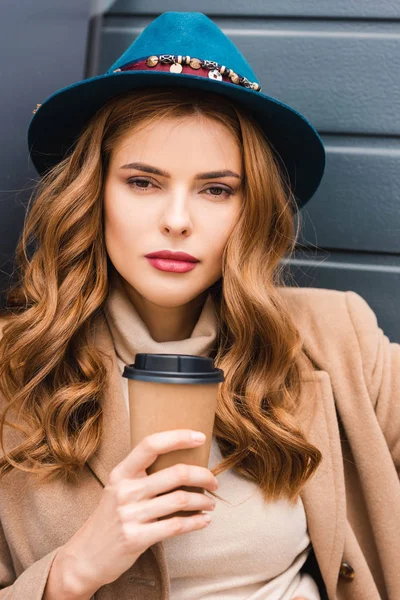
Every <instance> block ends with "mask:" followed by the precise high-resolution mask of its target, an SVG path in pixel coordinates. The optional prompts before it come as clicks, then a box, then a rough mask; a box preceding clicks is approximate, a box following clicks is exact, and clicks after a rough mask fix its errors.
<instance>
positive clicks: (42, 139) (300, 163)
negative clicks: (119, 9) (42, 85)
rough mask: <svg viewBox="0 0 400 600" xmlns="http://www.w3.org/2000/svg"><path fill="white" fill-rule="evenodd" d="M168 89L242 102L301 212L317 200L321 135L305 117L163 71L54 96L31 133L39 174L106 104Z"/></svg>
mask: <svg viewBox="0 0 400 600" xmlns="http://www.w3.org/2000/svg"><path fill="white" fill-rule="evenodd" d="M168 86H176V87H183V88H191V89H199V90H204V91H209V92H214V93H217V94H220V95H221V96H225V97H227V98H230V99H232V100H234V101H236V102H238V103H240V104H241V105H242V107H244V109H245V110H247V111H248V112H249V113H250V114H252V115H253V117H254V118H255V119H256V120H257V122H258V123H259V124H260V126H261V128H262V130H263V131H264V133H265V135H266V137H267V139H268V140H269V142H270V143H271V144H272V146H273V148H274V149H275V151H276V153H277V154H278V155H279V157H280V158H281V160H282V162H283V163H284V165H285V169H286V171H287V174H288V176H289V179H290V182H291V187H292V190H293V193H294V195H295V198H296V202H297V206H298V208H301V207H302V206H304V204H305V203H306V202H307V201H308V200H309V199H310V198H311V197H312V196H313V194H314V192H315V191H316V189H317V188H318V186H319V183H320V181H321V179H322V176H323V173H324V169H325V150H324V146H323V143H322V140H321V138H320V137H319V135H318V133H317V131H316V130H315V129H314V127H313V126H312V125H311V124H310V123H309V122H308V121H307V119H305V117H303V115H301V114H300V113H298V112H297V111H296V110H294V109H293V108H291V107H290V106H288V105H286V104H284V103H282V102H280V101H279V100H276V99H274V98H272V97H270V96H267V95H265V94H263V93H261V92H257V91H255V90H251V89H247V88H244V87H242V86H239V85H235V84H231V83H227V82H224V81H218V82H216V81H215V80H212V79H209V78H205V77H200V76H196V75H184V76H182V75H181V74H179V73H170V72H162V71H134V72H133V71H126V72H118V73H107V74H105V75H98V76H96V77H92V78H90V79H85V80H83V81H80V82H78V83H74V84H72V85H70V86H68V87H65V88H62V89H61V90H59V91H57V92H56V93H55V94H53V95H52V96H50V97H49V98H48V99H47V100H46V101H45V102H44V103H43V104H42V105H41V106H40V108H39V109H38V110H37V112H36V114H35V115H34V116H33V118H32V120H31V123H30V125H29V129H28V144H29V151H30V154H31V159H32V162H33V164H34V166H35V168H36V170H37V172H38V173H39V175H43V174H44V173H45V172H46V171H47V170H48V169H49V168H51V167H52V166H54V165H55V164H57V163H58V162H59V161H60V160H61V159H62V158H63V157H64V156H65V154H66V153H67V152H68V151H69V150H70V149H71V147H72V146H73V144H74V142H75V140H76V139H77V137H78V136H79V134H80V132H81V131H82V129H83V128H84V126H85V125H86V123H87V122H88V121H89V119H90V118H91V117H92V116H93V115H94V114H95V113H96V111H97V110H98V109H99V108H101V106H102V105H103V104H104V103H105V102H106V101H107V100H109V99H110V98H112V97H113V96H116V95H117V94H120V93H122V92H125V91H129V90H135V89H140V88H151V87H168Z"/></svg>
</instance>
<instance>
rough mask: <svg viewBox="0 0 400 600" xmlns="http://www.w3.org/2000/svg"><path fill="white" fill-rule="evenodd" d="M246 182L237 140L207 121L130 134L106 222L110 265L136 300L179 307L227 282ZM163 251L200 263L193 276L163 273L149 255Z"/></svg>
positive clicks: (113, 168) (114, 169)
mask: <svg viewBox="0 0 400 600" xmlns="http://www.w3.org/2000/svg"><path fill="white" fill-rule="evenodd" d="M241 177H242V165H241V154H240V149H239V147H238V145H237V143H236V141H235V138H234V137H233V135H232V134H231V133H230V132H229V130H228V129H227V128H226V127H225V126H224V125H223V124H220V123H218V122H216V121H213V120H211V119H209V118H206V117H184V118H180V119H178V120H177V119H163V120H159V121H157V122H156V123H153V124H151V125H150V124H148V123H147V124H146V123H144V124H142V125H141V126H140V127H139V128H136V129H134V130H131V131H130V132H129V133H127V135H126V136H125V137H124V138H123V139H122V140H121V141H120V143H119V144H118V145H117V147H116V148H115V149H114V151H113V153H112V156H111V159H110V164H109V169H108V173H107V175H106V181H105V189H104V218H105V221H104V223H105V242H106V248H107V252H108V255H109V258H110V260H111V262H112V263H113V265H114V267H115V269H116V270H117V271H118V272H119V274H120V275H121V276H122V278H123V279H125V282H126V283H125V282H124V285H125V287H127V285H126V284H128V288H129V287H130V288H131V296H132V297H133V298H136V299H138V300H139V301H140V302H141V303H143V302H146V301H148V302H150V303H153V304H155V305H157V306H160V307H161V306H162V307H168V308H172V307H178V306H182V305H184V304H187V303H189V302H191V301H192V300H194V299H195V298H196V297H197V296H199V295H200V294H202V292H205V290H206V289H207V288H208V287H209V286H210V285H212V284H213V283H214V282H215V281H217V280H218V279H219V278H220V277H221V274H222V253H223V250H224V247H225V245H226V243H227V241H228V238H229V236H230V234H231V232H232V229H233V227H234V225H235V223H236V222H237V219H238V216H239V209H240V207H241V202H242V192H241ZM160 250H172V251H181V252H186V253H188V254H191V255H192V256H193V257H195V258H196V259H197V260H198V261H199V262H197V263H196V264H195V267H194V268H193V269H192V270H190V271H187V272H171V271H163V270H159V269H158V268H156V267H155V266H153V264H151V262H149V260H148V259H147V258H146V254H149V253H150V252H156V251H160ZM164 264H167V263H166V262H165V261H164ZM169 264H171V263H169Z"/></svg>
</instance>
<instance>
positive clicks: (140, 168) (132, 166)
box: [121, 162, 241, 179]
mask: <svg viewBox="0 0 400 600" xmlns="http://www.w3.org/2000/svg"><path fill="white" fill-rule="evenodd" d="M121 169H137V170H138V171H145V172H146V173H153V174H154V175H161V176H162V177H171V175H170V174H169V173H168V171H163V170H162V169H157V167H152V166H151V165H146V164H144V163H140V162H134V163H128V164H126V165H123V166H122V167H121ZM218 177H237V178H238V179H241V177H240V175H238V174H237V173H234V172H233V171H230V170H229V169H226V170H224V171H209V172H208V173H197V175H195V179H217V178H218Z"/></svg>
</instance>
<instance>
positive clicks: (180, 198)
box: [161, 193, 193, 237]
mask: <svg viewBox="0 0 400 600" xmlns="http://www.w3.org/2000/svg"><path fill="white" fill-rule="evenodd" d="M192 228H193V225H192V220H191V217H190V215H189V211H188V198H187V197H186V195H185V197H184V195H183V193H181V194H176V195H174V198H173V199H172V200H171V201H170V202H167V204H166V206H165V210H164V212H163V215H162V218H161V230H162V232H163V233H164V234H166V235H172V236H175V237H179V236H182V235H184V236H188V235H190V234H191V232H192Z"/></svg>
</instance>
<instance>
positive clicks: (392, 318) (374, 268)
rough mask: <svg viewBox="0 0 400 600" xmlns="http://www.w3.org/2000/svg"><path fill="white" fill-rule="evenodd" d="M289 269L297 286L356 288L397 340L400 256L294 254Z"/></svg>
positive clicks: (387, 330)
mask: <svg viewBox="0 0 400 600" xmlns="http://www.w3.org/2000/svg"><path fill="white" fill-rule="evenodd" d="M288 273H289V274H290V275H291V276H292V277H293V278H294V279H295V281H296V283H297V285H298V286H300V287H318V288H326V289H335V290H343V291H347V290H352V291H354V292H357V293H358V294H360V296H362V297H363V298H364V299H365V300H366V301H367V302H368V304H369V305H370V306H371V308H372V310H373V311H374V312H375V313H376V315H377V318H378V324H379V326H380V327H381V328H382V329H383V331H384V332H385V333H386V334H387V335H388V337H389V338H390V340H391V341H393V342H400V319H399V297H400V257H388V258H387V260H385V257H382V258H380V257H363V256H359V255H347V256H346V255H345V254H343V253H342V254H341V255H340V256H336V255H335V254H333V255H331V256H330V257H329V258H325V259H323V260H321V261H315V260H308V259H307V258H306V257H304V258H296V259H294V260H292V261H289V262H288ZM289 283H293V282H289Z"/></svg>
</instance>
